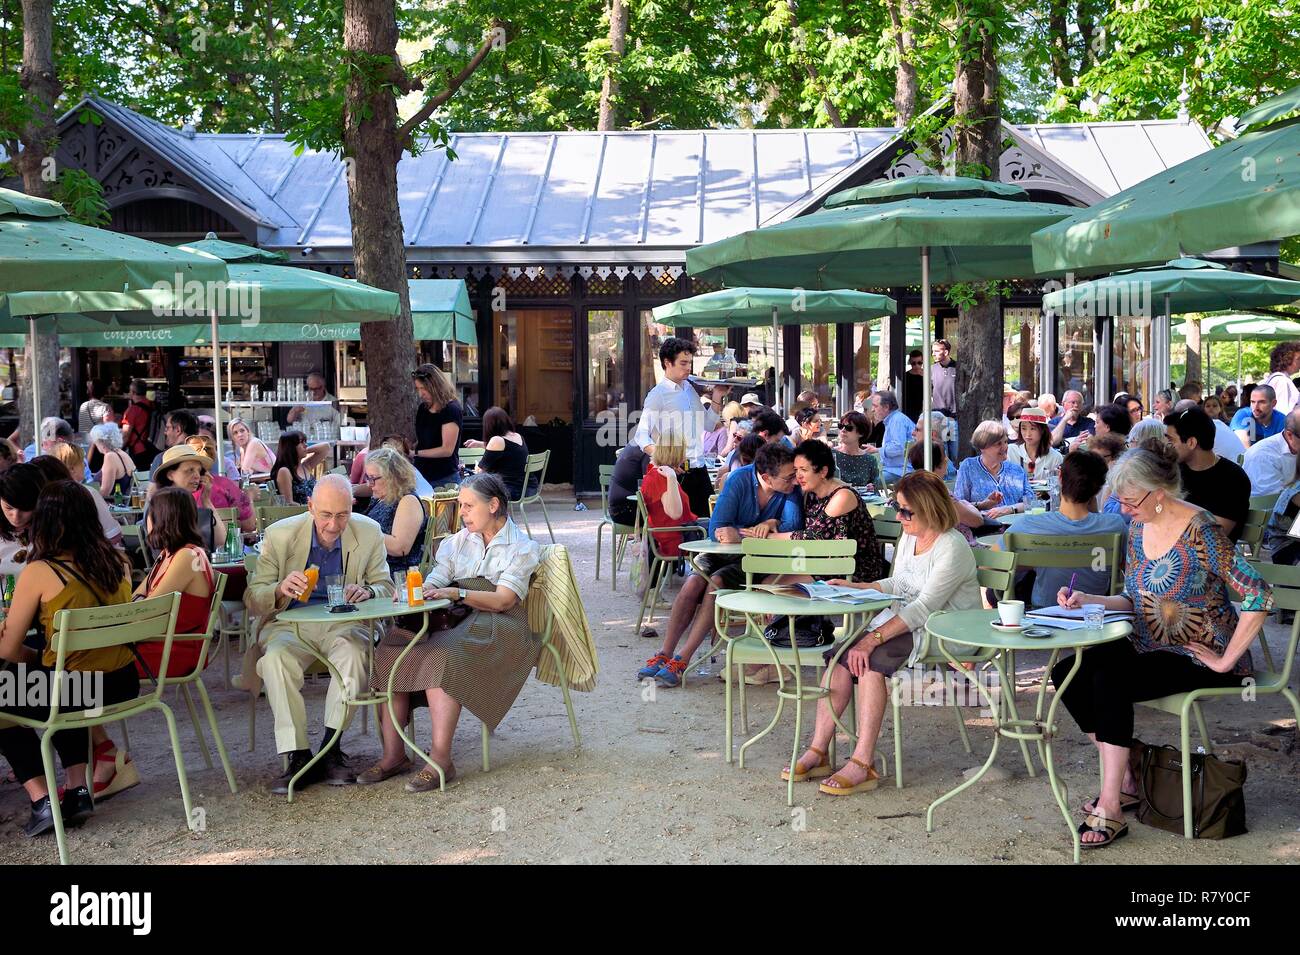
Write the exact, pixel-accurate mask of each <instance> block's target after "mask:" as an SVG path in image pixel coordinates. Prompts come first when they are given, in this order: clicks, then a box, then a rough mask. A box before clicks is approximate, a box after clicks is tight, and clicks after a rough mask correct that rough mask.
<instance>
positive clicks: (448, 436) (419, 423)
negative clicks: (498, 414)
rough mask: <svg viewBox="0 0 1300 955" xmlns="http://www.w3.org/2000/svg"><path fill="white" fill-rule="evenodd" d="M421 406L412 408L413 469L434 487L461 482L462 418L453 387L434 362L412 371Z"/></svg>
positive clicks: (462, 414) (462, 413)
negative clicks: (413, 412) (413, 414)
mask: <svg viewBox="0 0 1300 955" xmlns="http://www.w3.org/2000/svg"><path fill="white" fill-rule="evenodd" d="M411 378H412V380H413V381H414V382H415V390H416V393H417V394H418V395H419V396H420V407H419V408H417V409H416V412H415V469H416V470H417V471H419V472H420V473H421V474H423V475H424V479H425V480H426V481H428V482H429V483H430V484H431V485H433V487H434V488H435V489H436V488H439V487H442V486H444V485H447V484H460V456H459V452H460V446H461V437H460V433H461V419H462V418H463V417H464V412H463V411H462V409H461V406H460V402H459V401H457V400H456V389H455V388H454V387H453V386H452V383H451V381H450V380H449V379H448V378H447V376H446V375H445V374H443V373H442V371H441V370H440V369H439V368H438V367H437V366H436V365H430V364H427V363H426V364H423V365H421V366H420V367H419V368H417V369H415V371H413V372H411Z"/></svg>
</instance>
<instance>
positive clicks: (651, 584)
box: [636, 494, 709, 633]
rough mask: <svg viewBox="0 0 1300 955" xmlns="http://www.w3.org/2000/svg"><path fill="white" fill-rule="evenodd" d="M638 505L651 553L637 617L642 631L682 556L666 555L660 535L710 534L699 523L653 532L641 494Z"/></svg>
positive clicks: (638, 626)
mask: <svg viewBox="0 0 1300 955" xmlns="http://www.w3.org/2000/svg"><path fill="white" fill-rule="evenodd" d="M636 507H637V524H638V525H639V526H641V527H644V528H646V533H645V540H646V548H647V551H648V554H649V559H650V566H649V575H650V576H649V579H648V580H647V581H646V588H645V596H644V597H642V598H641V610H640V612H638V613H637V617H636V632H638V633H639V632H640V631H641V626H642V623H641V621H642V620H643V619H644V620H645V623H646V624H651V623H653V622H654V619H655V609H656V608H657V607H658V606H659V595H660V593H661V592H662V591H663V588H664V585H665V584H666V583H667V582H668V575H669V574H670V573H671V572H672V566H673V564H674V563H676V562H677V561H678V560H681V558H680V557H673V556H671V555H665V554H664V553H663V551H661V550H660V549H659V535H660V534H662V533H667V532H669V531H678V532H680V533H682V534H695V535H698V536H699V537H700V538H701V539H702V538H704V537H707V536H708V533H709V532H708V531H706V530H705V529H704V528H703V527H701V526H700V525H699V524H678V525H674V526H672V527H656V528H654V531H653V533H652V532H651V531H650V517H649V514H648V512H647V511H646V506H645V499H644V498H643V497H641V495H640V494H638V495H637V498H636ZM647 609H648V610H649V614H650V615H649V617H646V611H647Z"/></svg>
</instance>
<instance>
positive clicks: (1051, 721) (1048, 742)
mask: <svg viewBox="0 0 1300 955" xmlns="http://www.w3.org/2000/svg"><path fill="white" fill-rule="evenodd" d="M1082 662H1083V647H1075V650H1074V664H1073V665H1072V666H1071V667H1070V672H1069V673H1067V674H1066V675H1065V679H1064V680H1062V681H1061V685H1060V686H1058V687H1057V688H1056V692H1055V693H1054V694H1053V695H1052V704H1051V706H1049V707H1048V708H1047V720H1046V722H1045V723H1043V724H1042V727H1041V730H1042V734H1043V749H1044V751H1045V755H1046V762H1047V781H1048V782H1049V783H1050V784H1051V786H1052V795H1053V796H1055V797H1056V805H1057V806H1059V807H1060V809H1061V815H1062V816H1063V817H1064V818H1065V827H1066V828H1067V829H1069V830H1070V839H1071V840H1072V841H1073V843H1074V861H1075V862H1078V861H1079V830H1078V827H1077V826H1075V824H1074V819H1073V817H1072V816H1071V815H1070V808H1069V806H1068V805H1067V800H1068V798H1069V793H1068V791H1067V790H1066V787H1065V783H1064V782H1063V781H1061V780H1059V779H1057V777H1056V763H1055V761H1054V760H1053V758H1052V739H1053V738H1054V737H1055V735H1056V708H1057V706H1059V705H1060V703H1061V698H1062V696H1063V695H1064V693H1065V690H1066V688H1067V687H1069V685H1070V681H1071V680H1073V679H1074V675H1075V674H1076V673H1078V672H1079V665H1080V664H1081V663H1082ZM1050 676H1051V671H1050V670H1049V671H1046V672H1044V673H1043V688H1040V694H1041V693H1043V692H1045V687H1046V684H1047V681H1048V679H1049V678H1050ZM1041 702H1042V698H1041V695H1040V698H1039V704H1040V706H1041Z"/></svg>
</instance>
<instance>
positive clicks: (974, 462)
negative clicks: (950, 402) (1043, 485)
mask: <svg viewBox="0 0 1300 955" xmlns="http://www.w3.org/2000/svg"><path fill="white" fill-rule="evenodd" d="M971 446H972V447H973V448H974V449H975V451H976V452H978V453H976V454H975V455H974V456H972V457H969V458H967V459H966V460H965V461H963V462H962V463H961V467H959V468H957V483H956V485H955V486H954V487H953V492H952V493H953V496H954V497H955V498H957V500H959V501H969V502H970V503H971V504H974V505H975V506H976V507H977V508H978V509H979V510H981V511H983V512H984V517H985V518H986V519H992V520H996V519H997V518H999V517H1001V516H1002V515H1003V514H1011V513H1023V512H1024V511H1026V510H1028V509H1029V506H1030V504H1031V503H1032V502H1033V501H1034V500H1035V497H1034V492H1033V491H1032V490H1030V488H1029V475H1028V474H1026V473H1025V469H1024V468H1022V467H1021V466H1020V465H1019V464H1016V463H1015V462H1014V461H1008V460H1007V446H1008V442H1007V432H1006V429H1005V428H1004V427H1003V426H1002V422H1001V421H981V422H980V423H979V424H978V425H977V426H976V428H975V433H974V434H973V435H971Z"/></svg>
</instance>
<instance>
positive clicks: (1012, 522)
mask: <svg viewBox="0 0 1300 955" xmlns="http://www.w3.org/2000/svg"><path fill="white" fill-rule="evenodd" d="M1046 513H1047V508H1045V507H1037V508H1034V509H1033V510H1030V511H1026V512H1025V513H1023V514H1014V513H1013V514H1003V515H1002V516H1001V517H999V518H997V519H996V520H997V522H998V523H999V524H1005V525H1007V527H1015V526H1016V524H1017V523H1018V522H1020V521H1023V520H1024V519H1025V518H1026V517H1028V516H1029V515H1030V514H1046Z"/></svg>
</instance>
